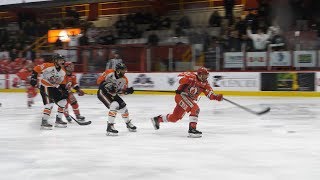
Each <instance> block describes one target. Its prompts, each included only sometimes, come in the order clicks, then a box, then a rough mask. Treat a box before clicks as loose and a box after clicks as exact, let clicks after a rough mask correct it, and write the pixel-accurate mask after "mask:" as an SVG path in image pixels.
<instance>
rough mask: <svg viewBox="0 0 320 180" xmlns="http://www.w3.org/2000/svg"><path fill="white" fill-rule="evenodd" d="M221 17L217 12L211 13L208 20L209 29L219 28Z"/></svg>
mask: <svg viewBox="0 0 320 180" xmlns="http://www.w3.org/2000/svg"><path fill="white" fill-rule="evenodd" d="M221 20H222V18H221V16H220V15H219V12H218V11H213V13H212V14H211V16H210V19H209V26H210V27H220V26H221Z"/></svg>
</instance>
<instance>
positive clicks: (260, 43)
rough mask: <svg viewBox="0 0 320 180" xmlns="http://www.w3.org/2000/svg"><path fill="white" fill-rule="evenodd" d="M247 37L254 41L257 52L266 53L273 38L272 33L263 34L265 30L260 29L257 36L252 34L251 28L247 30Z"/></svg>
mask: <svg viewBox="0 0 320 180" xmlns="http://www.w3.org/2000/svg"><path fill="white" fill-rule="evenodd" d="M247 35H248V37H249V38H250V39H252V41H253V46H254V49H255V50H256V51H265V50H266V48H267V44H268V39H269V38H270V37H271V31H270V30H268V33H267V34H265V33H263V30H262V29H261V28H259V29H258V30H257V34H252V30H251V29H250V28H248V29H247Z"/></svg>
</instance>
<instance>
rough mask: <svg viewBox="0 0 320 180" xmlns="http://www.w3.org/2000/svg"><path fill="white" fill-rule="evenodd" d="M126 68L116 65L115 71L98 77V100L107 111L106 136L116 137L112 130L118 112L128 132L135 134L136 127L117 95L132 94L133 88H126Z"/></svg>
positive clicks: (120, 64)
mask: <svg viewBox="0 0 320 180" xmlns="http://www.w3.org/2000/svg"><path fill="white" fill-rule="evenodd" d="M126 72H127V67H126V66H125V65H124V64H123V63H118V64H117V65H116V67H115V70H113V69H108V70H106V71H105V72H104V73H102V74H101V76H99V78H98V79H97V84H98V85H99V90H98V94H97V96H98V98H99V100H100V101H101V102H102V103H103V104H104V105H105V106H106V107H107V108H108V109H109V113H108V126H107V135H111V136H116V135H118V131H117V130H116V129H115V128H114V123H115V122H114V121H115V118H116V115H117V113H118V112H120V113H121V116H122V119H123V120H124V121H125V123H126V126H127V128H128V130H129V131H130V132H135V131H136V130H137V127H136V126H134V125H133V124H132V123H131V120H130V119H129V112H128V109H127V105H126V103H125V102H124V101H123V99H122V98H121V97H120V96H119V94H132V93H133V91H134V90H133V88H132V87H130V88H128V79H127V77H126V76H125V73H126Z"/></svg>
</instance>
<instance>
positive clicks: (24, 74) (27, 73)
mask: <svg viewBox="0 0 320 180" xmlns="http://www.w3.org/2000/svg"><path fill="white" fill-rule="evenodd" d="M32 70H33V63H32V61H26V65H25V67H24V68H22V69H20V71H19V72H18V73H17V76H18V77H19V78H20V81H22V82H21V84H24V85H25V88H26V92H27V98H28V99H27V105H28V107H31V106H32V104H33V103H34V101H33V99H34V97H36V95H37V94H38V92H37V88H35V87H33V86H31V85H30V78H31V74H32Z"/></svg>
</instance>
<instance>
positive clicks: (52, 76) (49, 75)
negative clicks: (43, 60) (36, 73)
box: [43, 69, 62, 85]
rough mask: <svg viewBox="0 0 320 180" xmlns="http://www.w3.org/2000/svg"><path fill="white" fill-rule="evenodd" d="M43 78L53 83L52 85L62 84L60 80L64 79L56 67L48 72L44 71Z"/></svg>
mask: <svg viewBox="0 0 320 180" xmlns="http://www.w3.org/2000/svg"><path fill="white" fill-rule="evenodd" d="M43 78H44V79H45V80H47V81H48V82H49V83H51V84H52V85H57V84H60V82H61V81H62V77H61V76H60V74H59V73H58V72H56V71H55V70H54V69H52V70H51V71H48V72H44V73H43Z"/></svg>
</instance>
